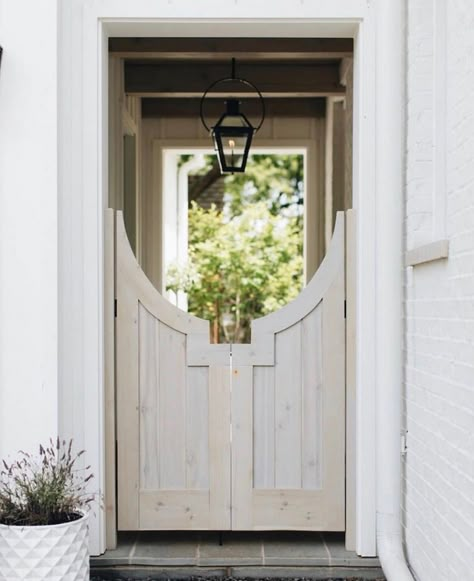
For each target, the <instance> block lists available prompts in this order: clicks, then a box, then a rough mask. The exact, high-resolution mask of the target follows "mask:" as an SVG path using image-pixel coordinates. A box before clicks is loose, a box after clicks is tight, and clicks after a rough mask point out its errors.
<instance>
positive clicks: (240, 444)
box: [231, 366, 253, 531]
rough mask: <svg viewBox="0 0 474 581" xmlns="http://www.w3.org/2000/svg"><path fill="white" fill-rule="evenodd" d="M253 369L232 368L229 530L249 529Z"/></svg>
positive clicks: (249, 367)
mask: <svg viewBox="0 0 474 581" xmlns="http://www.w3.org/2000/svg"><path fill="white" fill-rule="evenodd" d="M252 376H253V368H252V367H251V366H245V367H244V366H241V367H234V368H233V369H232V408H231V409H232V530H235V531H238V530H250V529H251V528H252V523H253V521H252V516H253V515H252V487H253V478H252V472H253V453H252V452H253V445H252V432H253V430H252V427H253V418H252V403H253V402H252V391H253V385H252V384H253V381H252V379H253V377H252Z"/></svg>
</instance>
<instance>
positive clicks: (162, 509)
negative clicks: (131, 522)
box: [140, 490, 209, 531]
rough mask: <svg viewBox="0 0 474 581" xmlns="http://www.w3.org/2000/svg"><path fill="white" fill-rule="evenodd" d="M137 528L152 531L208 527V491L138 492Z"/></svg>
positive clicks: (205, 528)
mask: <svg viewBox="0 0 474 581" xmlns="http://www.w3.org/2000/svg"><path fill="white" fill-rule="evenodd" d="M140 529H141V530H152V531H156V530H165V531H166V530H171V531H174V530H203V529H204V530H207V529H209V491H207V490H186V491H179V490H160V491H146V492H141V493H140Z"/></svg>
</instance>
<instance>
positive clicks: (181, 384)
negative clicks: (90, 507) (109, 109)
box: [116, 212, 230, 530]
mask: <svg viewBox="0 0 474 581" xmlns="http://www.w3.org/2000/svg"><path fill="white" fill-rule="evenodd" d="M116 231H117V322H116V337H117V440H118V455H117V471H118V474H117V477H118V528H119V530H174V529H180V530H192V529H194V530H206V529H216V528H217V529H220V530H226V529H229V528H230V498H229V496H230V492H229V490H230V486H229V483H230V462H229V461H228V459H229V457H230V435H229V424H230V386H229V381H230V375H229V355H230V354H229V353H225V349H223V348H222V347H223V346H219V347H218V349H217V346H214V345H209V343H208V337H209V328H208V322H207V321H203V320H201V319H197V318H196V317H193V316H191V315H189V314H188V313H185V312H184V311H181V310H179V309H177V308H175V307H174V306H173V305H171V304H170V303H169V302H168V301H166V299H164V298H163V297H162V296H161V295H160V293H158V291H157V290H156V289H155V288H154V287H153V286H152V284H151V283H150V281H149V280H148V279H147V278H146V276H145V274H144V273H143V271H142V270H141V268H140V266H139V265H138V263H137V262H136V260H135V257H134V255H133V252H132V250H131V248H130V245H129V242H128V239H127V235H126V232H125V228H124V227H123V220H122V215H121V213H120V212H118V213H117V227H116ZM191 345H192V346H193V353H195V352H196V346H197V345H198V346H199V352H200V357H199V360H198V361H196V357H192V356H191V357H190V346H191Z"/></svg>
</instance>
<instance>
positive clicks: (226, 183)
mask: <svg viewBox="0 0 474 581" xmlns="http://www.w3.org/2000/svg"><path fill="white" fill-rule="evenodd" d="M306 159H307V155H306V149H305V148H292V149H290V150H289V149H288V148H272V149H261V148H254V149H253V152H252V155H251V156H249V161H248V164H247V170H246V172H245V173H244V174H233V175H231V174H227V175H221V173H220V171H219V166H218V162H217V157H216V155H215V154H214V153H210V152H209V151H206V150H202V149H200V150H199V149H198V150H196V149H188V150H181V151H176V150H165V151H164V172H163V183H164V188H163V190H164V192H165V199H164V201H163V202H164V203H163V212H164V223H165V238H164V241H163V254H164V265H163V289H164V291H165V293H166V294H165V296H166V297H167V298H168V300H170V302H172V303H173V304H175V305H176V306H178V307H179V308H181V309H183V310H185V311H188V312H190V313H192V314H193V315H196V316H198V317H200V318H203V319H207V320H209V321H210V322H211V339H212V342H213V343H248V342H250V325H251V321H252V320H253V319H256V318H259V317H261V316H264V315H266V314H269V313H271V312H273V311H275V310H278V309H279V308H281V307H282V306H284V305H285V304H287V303H288V302H290V301H291V300H293V299H295V298H296V297H297V295H298V294H299V292H300V291H301V290H302V288H303V284H304V270H305V269H304V224H305V197H306V193H305V188H306V179H305V167H306Z"/></svg>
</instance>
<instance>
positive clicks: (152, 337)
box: [138, 304, 160, 490]
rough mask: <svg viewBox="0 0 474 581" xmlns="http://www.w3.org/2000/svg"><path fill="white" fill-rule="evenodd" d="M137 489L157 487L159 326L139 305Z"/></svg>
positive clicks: (158, 481) (158, 474) (158, 463)
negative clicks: (138, 477)
mask: <svg viewBox="0 0 474 581" xmlns="http://www.w3.org/2000/svg"><path fill="white" fill-rule="evenodd" d="M138 314H139V360H140V365H139V372H140V387H139V390H140V489H142V490H153V489H156V488H159V486H160V458H159V456H160V455H159V449H160V445H159V444H160V432H159V427H160V423H159V417H160V407H159V404H160V382H159V378H160V348H159V346H160V323H159V321H158V320H157V319H155V317H154V316H153V315H151V314H150V313H149V312H148V311H147V310H146V309H145V307H144V306H143V305H141V304H140V305H139V312H138Z"/></svg>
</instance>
